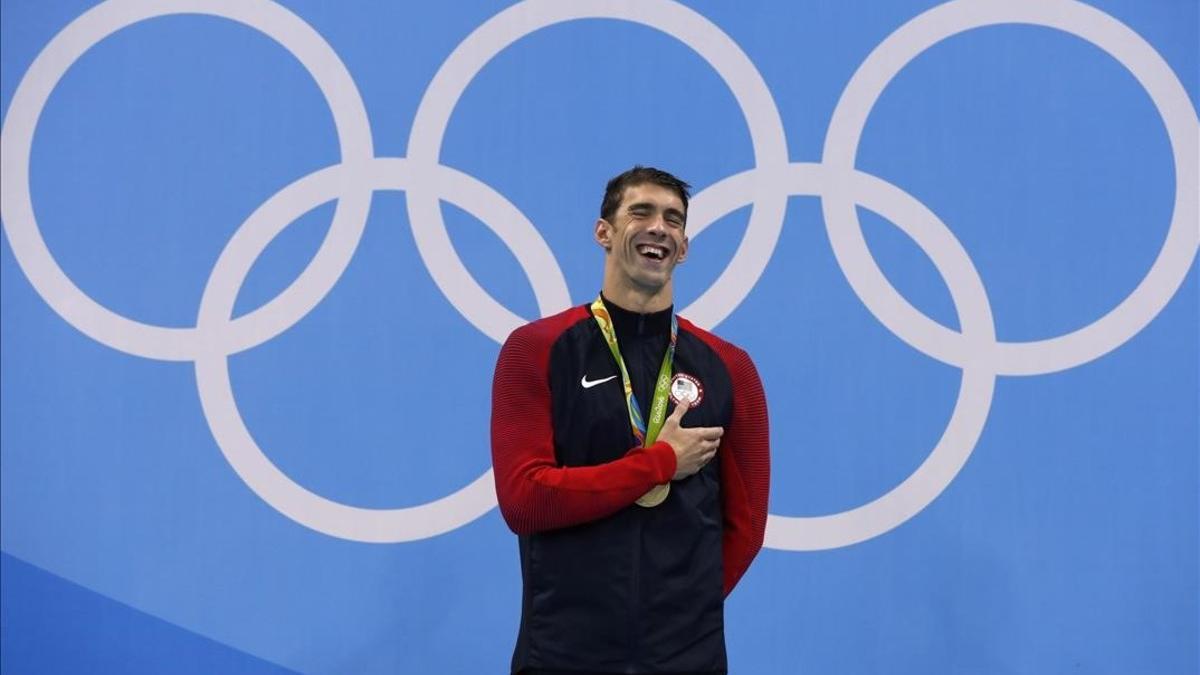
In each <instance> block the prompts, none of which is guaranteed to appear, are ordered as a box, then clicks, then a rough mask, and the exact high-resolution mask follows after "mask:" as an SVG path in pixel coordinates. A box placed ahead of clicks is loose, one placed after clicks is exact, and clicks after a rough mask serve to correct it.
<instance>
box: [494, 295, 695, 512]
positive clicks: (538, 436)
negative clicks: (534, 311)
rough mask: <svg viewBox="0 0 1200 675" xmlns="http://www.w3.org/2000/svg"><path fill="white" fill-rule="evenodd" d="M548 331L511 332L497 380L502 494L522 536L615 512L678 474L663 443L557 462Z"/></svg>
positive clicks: (496, 425) (529, 328)
mask: <svg viewBox="0 0 1200 675" xmlns="http://www.w3.org/2000/svg"><path fill="white" fill-rule="evenodd" d="M584 311H586V310H584ZM568 314H570V312H568ZM547 332H548V331H547V330H546V328H545V327H544V325H539V324H531V325H529V326H525V327H523V328H520V329H518V330H517V331H515V332H514V333H513V334H512V335H510V336H509V338H508V340H507V341H505V343H504V346H503V347H502V348H501V349H500V358H499V359H498V361H497V362H496V375H495V378H494V379H493V380H492V468H493V469H494V471H495V478H496V496H497V498H498V500H499V502H500V513H501V514H502V515H503V516H504V521H505V522H506V523H508V526H509V527H510V528H511V529H512V531H513V532H516V533H517V534H521V535H524V534H532V533H534V532H540V531H543V530H552V529H556V528H560V527H567V526H570V525H577V524H579V523H586V522H589V521H592V520H597V519H600V518H603V517H605V516H608V515H611V514H613V513H615V512H617V511H619V510H620V509H622V508H625V507H626V506H629V505H630V504H632V503H633V502H634V501H636V500H637V498H638V497H641V496H642V495H643V494H645V492H646V491H647V490H649V489H650V488H651V487H653V486H655V485H657V484H660V483H666V482H669V481H670V480H671V477H672V476H674V475H675V451H674V450H673V449H672V448H671V446H670V445H669V444H667V443H666V442H663V441H660V442H658V443H655V444H654V445H652V446H650V447H648V448H641V447H637V448H634V449H632V450H630V451H629V452H628V453H626V454H625V456H623V457H622V458H620V459H618V460H615V461H613V462H609V463H607V464H600V465H596V466H583V467H562V466H558V463H557V461H556V460H555V455H554V428H553V422H552V418H551V400H550V381H549V377H548V376H547V375H548V367H549V361H550V350H549V346H550V344H551V343H552V342H553V339H554V336H553V335H550V336H548V335H547V334H546V333H547Z"/></svg>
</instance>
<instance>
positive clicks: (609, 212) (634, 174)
mask: <svg viewBox="0 0 1200 675" xmlns="http://www.w3.org/2000/svg"><path fill="white" fill-rule="evenodd" d="M645 183H654V184H655V185H661V186H662V187H665V188H667V189H668V190H672V191H674V192H675V194H677V195H679V199H680V201H682V202H683V217H684V220H685V221H686V220H687V209H688V197H689V196H691V195H690V194H689V192H688V190H690V189H691V187H692V186H691V185H688V184H687V183H685V182H683V181H682V180H680V179H678V178H676V177H675V176H672V175H671V174H669V173H667V172H666V171H663V170H662V169H656V168H654V167H652V166H641V165H640V164H639V165H637V166H634V167H633V168H632V169H630V170H628V171H626V172H625V173H622V174H621V175H619V176H617V177H615V178H613V179H612V180H610V181H608V185H607V186H605V188H604V201H602V202H600V217H601V218H603V219H605V220H607V221H608V222H610V223H611V222H612V221H613V218H614V217H615V216H616V215H617V207H619V206H620V205H621V198H622V197H624V196H625V188H631V187H634V186H635V185H643V184H645Z"/></svg>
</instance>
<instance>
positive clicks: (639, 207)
mask: <svg viewBox="0 0 1200 675" xmlns="http://www.w3.org/2000/svg"><path fill="white" fill-rule="evenodd" d="M655 208H656V206H655V205H654V204H653V203H651V202H637V203H635V204H630V205H629V206H628V207H627V208H626V210H627V211H653V210H654V209H655ZM663 215H664V216H668V217H669V216H675V217H676V218H678V219H679V220H681V221H685V222H686V221H687V215H685V214H684V212H683V211H680V210H679V209H676V208H673V207H667V208H666V209H664V210H663Z"/></svg>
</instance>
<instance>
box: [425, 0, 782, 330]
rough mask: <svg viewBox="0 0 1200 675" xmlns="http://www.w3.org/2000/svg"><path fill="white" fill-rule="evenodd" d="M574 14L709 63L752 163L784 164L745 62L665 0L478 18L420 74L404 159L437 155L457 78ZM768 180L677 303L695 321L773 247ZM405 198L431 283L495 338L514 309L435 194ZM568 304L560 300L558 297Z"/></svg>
mask: <svg viewBox="0 0 1200 675" xmlns="http://www.w3.org/2000/svg"><path fill="white" fill-rule="evenodd" d="M576 19H620V20H625V21H631V22H634V23H639V24H642V25H645V26H649V27H650V28H654V29H657V30H659V31H662V32H663V33H666V34H667V35H670V36H672V37H674V38H676V39H678V40H680V41H681V42H683V43H684V44H685V45H687V46H688V47H690V48H691V49H693V50H694V51H695V52H696V53H697V54H699V55H700V56H701V57H702V58H703V59H704V60H706V61H707V62H708V63H709V64H710V65H712V67H713V68H714V69H715V70H716V71H717V74H718V75H720V76H721V78H722V79H724V80H725V83H726V84H727V85H728V86H729V89H730V91H731V92H732V93H733V96H734V98H735V99H736V100H737V102H738V104H739V105H740V106H741V109H742V113H743V114H744V115H745V118H746V124H747V126H748V128H749V130H750V140H751V143H752V144H753V147H754V158H755V163H756V166H757V167H758V168H765V169H772V168H781V167H783V166H785V165H786V164H787V161H788V159H787V140H786V138H785V137H784V133H783V122H782V121H781V120H780V118H779V110H778V109H777V108H776V106H775V101H774V99H772V97H771V92H770V90H768V89H767V85H766V83H765V82H764V81H763V79H762V75H761V74H760V73H759V72H758V69H757V68H755V67H754V64H753V62H751V61H750V59H749V57H747V56H746V54H745V52H743V51H742V50H741V48H740V47H738V46H737V43H735V42H734V41H733V40H732V39H730V37H729V36H728V35H726V34H725V33H723V32H722V31H721V29H720V28H718V27H717V26H715V25H714V24H713V23H712V22H711V21H709V20H708V19H706V18H705V17H703V16H701V15H700V14H698V13H696V12H695V11H693V10H691V9H688V8H687V7H684V6H683V5H680V4H678V3H675V2H669V1H667V0H642V1H640V2H631V3H611V2H604V1H603V0H583V1H581V2H570V3H566V2H558V1H557V0H526V1H525V2H521V3H518V4H516V5H513V6H512V7H509V8H508V9H506V10H504V11H502V12H500V13H499V14H497V15H495V16H493V17H492V18H491V19H488V20H487V21H486V22H484V23H483V24H482V25H481V26H479V28H476V29H475V30H474V31H473V32H472V33H471V34H470V35H468V36H467V37H466V39H464V40H463V41H462V43H460V44H459V45H458V47H457V48H455V50H454V52H452V53H451V54H450V56H449V57H447V58H446V61H445V62H444V63H443V64H442V67H441V68H439V69H438V72H437V74H436V75H434V77H433V80H432V81H431V82H430V83H429V87H428V89H426V91H425V95H424V96H423V97H422V99H421V103H420V106H419V107H418V109H417V113H416V116H415V117H414V119H413V124H412V130H411V132H410V133H409V139H408V157H409V159H411V160H413V161H416V162H421V163H424V164H428V165H429V166H435V165H437V164H438V161H439V155H440V153H441V146H442V139H443V137H444V136H445V132H446V125H447V124H448V123H449V120H450V114H451V113H452V112H453V110H454V107H455V106H456V105H457V104H458V100H459V98H460V97H461V96H462V94H463V92H464V91H465V90H466V88H467V85H469V84H470V82H471V80H472V79H474V78H475V76H476V75H478V74H479V71H480V70H482V69H483V67H484V66H485V65H487V63H488V62H489V61H490V60H491V59H492V58H493V57H495V56H496V55H497V54H498V53H500V51H501V50H503V49H505V48H506V47H508V46H509V45H511V44H512V43H514V42H516V41H517V40H519V39H521V38H522V37H524V36H526V35H529V34H530V33H533V32H534V31H537V30H540V29H542V28H545V27H547V26H552V25H554V24H558V23H563V22H566V21H573V20H576ZM773 173H774V172H768V174H769V175H773ZM768 187H770V186H769V185H766V186H756V190H755V196H756V199H755V200H753V203H754V207H753V210H752V212H751V214H750V222H749V224H748V225H747V226H746V233H745V236H744V237H743V238H742V241H741V244H740V245H739V246H738V249H737V251H736V252H735V253H734V255H733V258H732V259H731V260H730V261H729V264H728V266H726V268H725V270H724V271H723V272H722V273H721V275H720V276H719V277H718V278H717V280H716V281H715V282H713V285H712V286H711V287H709V288H708V290H706V291H705V292H704V293H702V294H701V295H700V297H698V298H696V300H695V301H694V302H693V303H692V304H691V305H689V306H688V307H687V308H686V309H684V310H683V311H682V313H683V314H686V315H687V316H688V317H689V318H690V319H691V320H692V321H693V322H695V323H696V324H697V325H700V326H703V327H705V328H712V327H713V326H715V325H717V324H718V323H720V322H721V321H722V320H724V319H725V317H727V316H728V315H729V314H730V312H732V311H733V310H734V309H735V308H737V306H738V304H740V303H741V301H742V300H743V299H744V298H745V297H746V295H747V294H748V293H749V292H750V289H751V288H753V287H754V284H755V283H756V282H757V281H758V279H759V277H760V276H762V272H763V270H764V269H765V268H766V266H767V262H768V261H769V260H770V258H771V254H772V253H774V251H775V243H776V241H778V239H779V232H780V229H781V228H782V227H783V216H784V210H785V209H786V208H787V196H786V195H785V194H783V193H782V192H778V191H777V192H769V191H768V190H767V188H768ZM697 198H699V195H697ZM407 203H408V212H409V219H410V220H411V221H412V224H413V233H414V235H416V237H417V247H418V249H420V251H421V257H422V259H423V260H424V261H425V264H426V267H428V268H429V270H430V272H431V273H432V274H433V277H434V281H435V282H436V283H437V285H438V288H440V289H441V290H442V293H443V294H445V296H446V298H447V299H448V300H450V303H451V304H453V305H454V306H455V308H457V309H458V311H459V312H461V313H462V314H463V316H465V317H466V318H467V320H468V321H470V322H471V323H472V324H473V325H475V326H476V327H478V328H479V329H480V330H482V331H483V332H484V333H485V334H487V335H492V336H493V337H495V336H496V335H500V336H501V338H500V339H501V340H502V339H503V337H504V336H507V334H508V332H509V331H511V329H512V327H514V326H515V325H519V323H520V322H519V320H517V319H515V317H512V318H509V317H511V312H509V311H508V310H507V309H505V308H503V307H502V306H500V305H499V303H498V302H497V301H496V300H495V299H493V298H492V297H491V296H490V295H488V293H487V292H486V291H485V290H483V288H481V287H480V286H479V284H478V283H477V282H476V281H475V280H474V279H473V278H472V277H471V275H470V273H469V272H467V271H466V267H465V266H464V265H463V264H462V261H461V260H460V259H459V257H458V254H457V253H456V252H455V251H454V248H453V245H452V244H451V243H450V239H449V236H448V235H447V233H446V225H445V222H444V221H443V220H442V214H441V210H440V209H439V207H438V203H437V200H436V199H435V198H434V196H433V195H432V194H426V193H423V192H419V191H417V192H409V193H408V199H407ZM569 304H570V301H569V300H568V301H567V302H565V303H563V305H562V307H566V306H567V305H569ZM514 321H516V322H517V323H516V324H514Z"/></svg>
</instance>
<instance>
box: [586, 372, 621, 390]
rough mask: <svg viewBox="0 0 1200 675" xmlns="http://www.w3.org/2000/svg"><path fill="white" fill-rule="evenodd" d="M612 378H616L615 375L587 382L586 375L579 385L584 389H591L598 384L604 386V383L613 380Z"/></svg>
mask: <svg viewBox="0 0 1200 675" xmlns="http://www.w3.org/2000/svg"><path fill="white" fill-rule="evenodd" d="M614 377H616V375H609V376H608V377H606V378H604V379H603V380H589V379H587V375H584V376H583V379H582V380H580V381H579V384H582V385H583V388H584V389H591V388H592V387H594V386H596V385H598V384H604V383H605V382H608V381H609V380H611V379H613V378H614Z"/></svg>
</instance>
